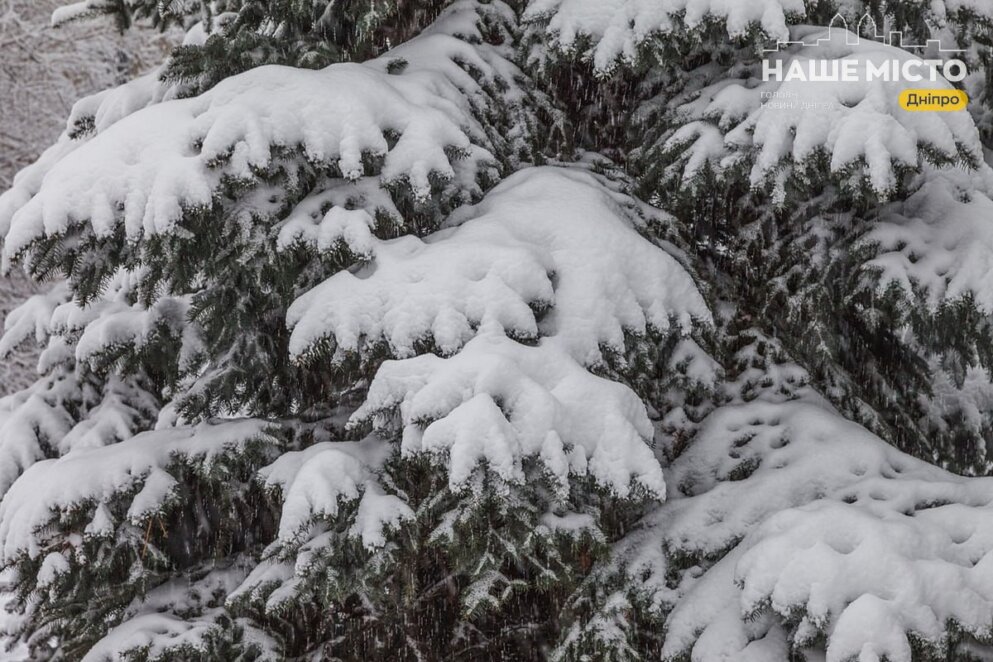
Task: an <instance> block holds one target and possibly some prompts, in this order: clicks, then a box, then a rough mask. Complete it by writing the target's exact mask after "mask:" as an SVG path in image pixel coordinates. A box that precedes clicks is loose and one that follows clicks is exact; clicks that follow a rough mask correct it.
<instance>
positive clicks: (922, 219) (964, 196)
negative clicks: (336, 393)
mask: <svg viewBox="0 0 993 662" xmlns="http://www.w3.org/2000/svg"><path fill="white" fill-rule="evenodd" d="M990 192H993V170H990V169H989V168H988V167H986V166H985V165H984V166H982V167H981V168H980V169H979V171H977V172H972V173H970V172H965V171H963V170H961V169H944V170H940V171H935V170H933V169H931V168H925V169H924V170H923V171H922V174H921V176H920V186H919V188H918V189H917V190H916V191H915V192H914V193H913V194H912V195H911V196H910V197H909V198H908V199H907V200H905V201H903V202H900V203H894V204H893V205H891V206H889V207H888V208H886V209H884V210H883V212H882V213H881V214H880V217H879V219H877V220H876V221H875V222H874V223H873V224H872V227H871V229H870V230H869V231H868V232H867V233H866V234H865V235H863V237H862V238H861V240H860V241H861V242H864V243H869V244H875V245H876V246H877V255H876V257H874V258H873V259H872V260H870V261H869V262H867V263H866V265H865V266H866V268H867V269H869V270H872V271H878V273H879V278H878V281H877V286H878V287H879V288H880V289H884V288H886V287H887V286H889V285H890V284H896V285H898V286H900V287H901V288H902V289H903V291H904V292H907V293H917V292H921V293H922V294H923V297H924V302H923V303H924V305H927V306H928V307H929V308H931V309H932V310H934V309H936V308H937V307H939V306H940V305H941V304H942V303H944V302H948V301H954V300H956V299H959V298H960V297H963V296H967V295H968V296H970V297H971V298H972V299H973V300H974V301H975V303H976V305H978V306H979V308H980V309H981V310H983V311H984V312H986V313H991V312H993V201H991V200H990V198H989V197H988V196H989V194H990Z"/></svg>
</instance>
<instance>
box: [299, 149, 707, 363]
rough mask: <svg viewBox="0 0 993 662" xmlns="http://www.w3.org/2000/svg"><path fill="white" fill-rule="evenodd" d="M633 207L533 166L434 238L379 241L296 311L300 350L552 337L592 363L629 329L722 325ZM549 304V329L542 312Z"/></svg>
mask: <svg viewBox="0 0 993 662" xmlns="http://www.w3.org/2000/svg"><path fill="white" fill-rule="evenodd" d="M633 210H634V201H633V200H632V199H630V198H628V197H627V196H624V195H622V194H620V193H616V192H614V191H612V190H610V189H609V188H607V187H606V186H604V185H603V183H601V182H600V181H599V180H598V179H597V178H596V177H595V176H594V175H592V174H589V173H587V172H584V171H581V170H578V169H575V168H557V167H543V168H532V169H527V170H523V171H521V172H518V173H516V174H515V175H513V176H512V177H510V178H508V179H507V180H506V181H504V182H503V183H501V184H500V185H499V186H497V187H496V188H495V189H494V190H493V191H491V192H490V193H489V194H488V195H487V196H486V198H485V199H484V200H483V202H482V203H481V204H479V205H476V206H475V207H470V208H466V209H462V210H459V211H458V212H457V213H456V215H455V217H454V218H453V219H452V220H451V221H450V224H452V225H456V226H457V227H454V228H451V229H448V230H443V231H441V232H438V233H436V234H434V235H432V236H430V237H428V238H426V239H424V240H421V239H417V238H415V237H403V238H401V239H396V240H393V241H387V242H380V243H379V244H378V246H375V247H374V249H373V250H374V254H375V257H374V258H373V259H372V260H371V261H370V262H369V263H368V264H367V265H365V266H362V267H360V268H358V269H357V270H355V271H354V272H353V271H343V272H339V273H337V274H335V275H334V276H332V277H331V278H329V279H328V280H327V281H325V282H324V283H322V284H321V285H319V286H318V287H316V288H314V289H313V290H311V291H310V292H307V293H306V294H304V295H303V296H302V297H300V298H299V299H297V300H296V301H295V302H294V303H293V305H291V306H290V309H289V311H288V313H287V323H288V324H289V326H290V328H292V329H293V334H292V337H291V340H290V351H291V353H292V354H293V355H294V356H300V355H302V354H304V353H305V352H307V351H308V350H309V349H310V348H311V347H312V346H313V345H314V344H315V343H317V342H319V341H321V340H322V339H325V338H332V339H333V340H334V341H335V343H336V346H337V347H336V349H337V351H338V353H339V356H341V355H343V354H344V353H346V352H355V351H357V350H361V349H362V348H363V345H364V344H365V343H369V342H376V341H379V340H385V341H386V343H387V344H388V345H389V346H390V349H391V350H392V352H393V353H394V354H395V355H397V356H401V357H403V356H410V355H412V354H413V353H414V344H415V343H416V342H417V341H419V340H430V341H433V343H434V344H435V345H436V346H437V347H438V348H439V349H440V350H441V351H442V352H443V353H445V354H451V353H453V352H456V351H457V350H458V349H459V348H460V347H461V346H462V345H463V344H464V343H465V342H466V340H468V339H469V338H470V337H472V335H473V334H474V333H475V330H476V329H478V328H481V327H482V328H487V329H498V330H501V331H503V332H506V333H509V334H511V335H514V336H517V337H524V338H535V337H538V336H554V337H555V339H556V342H557V343H559V344H560V345H561V346H562V347H564V348H565V349H567V350H568V351H569V353H570V354H572V356H573V357H575V358H576V359H577V360H579V361H580V362H581V363H583V364H586V365H590V364H595V363H598V362H600V361H601V360H602V358H603V357H602V354H601V350H600V348H601V346H606V347H609V348H611V349H612V350H615V351H618V352H622V351H623V347H624V332H625V331H628V332H632V333H636V334H643V333H646V332H647V331H649V330H650V329H655V330H658V331H665V330H667V329H669V327H670V323H671V321H672V320H675V321H676V324H677V325H678V326H679V328H680V329H681V330H683V331H686V330H688V329H689V328H690V326H691V324H692V323H693V322H694V320H696V321H700V322H703V323H708V322H709V321H710V320H711V316H710V312H709V310H708V308H707V305H706V303H705V301H704V299H703V296H702V295H701V294H700V292H699V290H698V289H697V287H696V284H695V283H694V281H693V278H692V277H691V276H690V274H689V273H688V272H687V271H686V270H685V269H684V268H683V267H682V266H681V265H680V263H679V262H678V261H677V260H676V259H675V258H674V257H672V256H671V255H669V254H668V253H666V252H665V251H664V250H663V249H661V248H659V247H658V246H656V245H654V244H652V243H651V242H649V241H648V240H646V239H645V238H643V237H642V236H641V235H639V234H638V232H637V230H636V229H635V223H636V221H637V217H636V215H635V214H634V211H633ZM547 307H550V310H549V312H548V313H547V315H545V316H544V317H543V318H542V319H541V320H540V321H539V319H538V316H536V314H535V309H544V308H547Z"/></svg>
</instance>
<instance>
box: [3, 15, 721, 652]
mask: <svg viewBox="0 0 993 662" xmlns="http://www.w3.org/2000/svg"><path fill="white" fill-rule="evenodd" d="M516 20H517V19H516V15H515V13H514V12H513V10H512V9H511V8H509V7H507V6H505V5H502V4H500V3H487V4H477V3H475V2H462V3H456V4H455V5H453V6H452V7H450V8H448V9H447V10H446V12H445V13H443V14H442V15H441V16H439V17H438V18H437V19H436V20H434V21H433V22H432V23H431V24H430V26H429V27H427V28H426V29H424V30H423V31H422V32H421V34H420V35H419V36H417V37H415V38H413V39H411V40H410V41H408V42H407V43H404V44H402V45H399V46H397V47H395V48H393V49H391V50H389V51H388V52H387V53H386V54H385V55H383V56H382V57H380V58H378V59H375V60H371V61H367V62H364V63H362V64H351V63H342V64H336V65H333V66H330V67H328V68H325V69H321V70H317V71H308V70H304V69H292V68H288V67H278V66H264V67H259V68H253V69H251V70H250V71H247V72H245V73H243V74H240V75H237V76H233V77H230V78H227V79H225V80H223V81H221V82H220V83H218V84H217V85H214V86H212V87H210V89H209V90H207V91H204V92H203V93H201V94H199V95H197V96H194V97H192V98H188V99H173V100H167V99H169V98H170V97H172V96H177V95H178V96H185V95H186V93H187V92H188V89H187V88H182V89H179V90H178V91H177V90H176V89H175V88H171V87H170V84H169V82H168V80H166V81H165V82H162V81H155V80H154V79H145V80H142V81H136V82H135V83H134V84H130V85H126V86H124V87H122V88H120V89H118V90H114V91H111V92H108V93H106V94H103V95H98V96H97V97H94V98H93V99H87V100H83V101H82V102H80V103H79V104H78V105H77V107H76V108H75V109H74V111H73V113H72V116H71V117H70V122H69V130H68V132H67V134H66V136H64V137H63V139H62V140H61V141H60V142H59V144H57V145H56V146H55V147H53V148H52V149H51V150H50V151H49V152H48V153H46V154H45V155H44V156H43V157H42V159H41V160H40V161H39V162H38V163H37V164H36V165H35V166H32V167H31V168H29V169H28V170H26V171H25V172H23V173H22V174H21V175H20V176H19V178H18V179H17V181H16V182H15V186H14V188H13V189H12V190H11V191H10V192H8V193H7V194H6V195H5V196H4V198H3V202H2V204H3V210H4V211H3V221H2V222H3V224H4V226H5V228H4V229H5V231H6V232H5V234H6V238H5V242H4V250H5V256H6V259H7V260H11V261H14V262H17V263H20V264H22V265H24V267H25V268H26V269H27V270H28V271H29V272H30V273H32V274H33V275H35V276H36V277H38V278H45V277H47V276H48V275H51V274H62V275H64V276H65V277H66V278H67V285H64V286H63V285H60V286H58V287H56V288H54V289H53V290H52V291H51V292H49V293H47V294H45V295H41V296H38V297H36V298H34V299H32V300H31V301H29V302H28V304H26V305H25V306H23V307H22V308H21V309H19V310H18V311H16V312H15V313H14V314H12V315H11V316H10V318H9V319H8V320H7V324H6V326H7V334H6V336H5V339H4V346H5V348H7V347H13V346H15V345H16V344H17V343H18V342H20V341H22V340H25V339H27V338H29V337H33V338H35V339H37V340H39V341H42V342H45V343H47V348H46V350H45V352H44V354H43V357H42V365H41V369H42V372H43V376H42V378H41V380H40V381H39V382H38V384H37V385H35V386H34V387H32V388H31V389H29V390H27V391H24V392H22V393H20V394H18V395H16V396H13V397H12V398H9V399H8V400H6V401H4V414H3V416H4V419H3V421H4V428H3V429H4V434H3V438H2V453H3V466H4V470H5V473H4V477H5V484H4V485H3V489H4V491H5V493H6V494H5V499H4V505H3V506H2V509H3V513H2V514H0V520H2V523H0V529H3V531H4V533H3V534H0V535H2V536H3V539H4V542H5V547H4V549H5V551H4V558H5V560H6V561H7V562H8V563H9V564H11V565H12V566H13V567H14V568H15V570H16V579H15V581H14V584H15V588H16V590H17V592H18V596H19V603H20V607H21V609H23V610H24V612H25V615H26V618H25V620H24V621H23V623H24V625H23V631H22V632H20V633H19V635H20V637H21V638H23V639H25V640H26V641H28V643H29V644H30V645H31V647H32V649H33V650H34V653H35V655H36V656H38V657H46V656H52V657H69V658H82V657H88V659H103V658H107V657H109V658H115V657H117V656H119V655H124V654H127V655H131V656H135V657H138V658H141V659H166V658H168V659H175V658H176V657H190V658H200V657H202V656H207V658H208V659H234V658H236V657H239V656H242V657H246V658H253V657H265V658H271V659H283V658H285V657H296V656H301V655H318V656H344V657H349V656H358V655H360V654H362V655H367V656H368V655H372V656H374V657H383V658H385V659H396V658H398V657H409V658H421V659H424V658H428V659H432V658H441V657H447V656H450V655H456V656H463V657H466V656H470V657H472V656H483V657H486V656H491V657H496V656H500V655H510V656H518V657H529V656H533V655H535V654H537V653H538V652H540V651H541V650H543V649H545V648H547V647H551V646H554V645H555V642H556V641H557V639H558V637H559V633H560V632H561V631H562V629H563V627H564V625H565V624H568V623H570V622H578V621H580V620H582V619H584V618H586V617H587V614H586V611H587V609H586V607H585V603H583V602H582V601H577V600H571V599H570V598H571V596H574V594H575V593H576V591H577V589H578V588H579V586H580V584H581V583H582V578H583V576H584V575H585V574H587V573H588V572H589V571H590V568H591V567H592V566H593V565H594V564H596V563H597V562H598V561H599V560H600V559H601V558H603V557H604V555H605V554H606V552H607V546H608V544H609V543H610V542H612V541H613V540H616V539H617V538H618V537H620V536H621V535H623V533H624V532H625V530H627V529H628V528H630V526H631V525H632V524H633V522H634V521H635V520H636V519H637V518H638V516H639V515H640V513H641V512H642V509H643V508H644V507H645V506H646V505H647V504H649V503H652V502H654V501H656V500H658V499H660V498H661V497H662V496H663V495H664V492H665V484H664V480H663V478H662V471H661V467H660V465H659V463H658V460H657V458H656V457H655V456H654V454H653V452H652V450H651V446H652V440H653V437H654V429H653V426H652V423H651V420H650V418H649V417H648V414H647V411H646V409H645V407H644V405H643V404H642V403H641V402H640V400H639V399H638V397H637V396H636V395H635V393H634V392H633V391H632V390H630V389H629V388H627V387H625V386H623V385H621V384H618V383H615V382H613V381H611V380H608V379H605V378H604V377H601V376H596V375H595V374H593V373H592V372H590V370H589V367H593V366H597V365H601V364H604V365H606V363H608V362H610V361H612V362H613V363H614V364H616V365H617V366H618V367H619V369H620V368H621V367H623V363H624V361H623V359H622V357H623V355H624V353H625V333H634V334H637V335H640V336H646V337H647V335H651V336H655V337H658V338H660V339H662V338H666V337H668V336H670V335H672V334H676V335H677V336H678V335H679V334H682V333H687V332H689V331H690V329H691V328H692V326H693V324H694V323H695V322H697V321H699V322H706V320H707V319H708V318H709V312H708V310H707V307H706V305H705V304H704V302H703V298H702V296H701V295H700V294H699V293H698V292H697V290H696V286H695V285H694V283H693V280H692V278H691V276H690V274H689V273H688V272H687V270H686V269H685V267H684V266H683V265H681V264H680V260H679V259H677V257H678V251H677V250H676V249H675V248H674V247H670V248H668V250H667V249H666V248H665V247H660V246H658V245H656V244H655V243H653V242H652V241H650V240H649V239H647V238H645V236H643V235H642V232H643V231H647V228H648V227H649V226H653V225H664V224H665V223H666V222H667V220H666V219H665V218H664V217H662V216H660V215H659V214H657V213H655V212H653V211H652V210H650V209H649V208H648V207H647V206H645V205H643V204H641V203H638V202H636V201H635V200H633V199H631V198H630V197H629V196H627V195H626V194H625V193H624V192H623V190H622V189H623V184H622V183H621V182H619V181H618V180H617V178H616V176H615V177H614V178H611V177H608V176H607V175H605V174H597V173H596V172H593V171H592V170H591V167H590V166H583V165H577V166H572V167H546V168H545V169H538V170H525V171H524V172H520V173H517V174H516V175H514V176H513V177H510V178H509V179H507V181H505V182H503V183H502V184H500V185H499V186H497V187H496V188H494V184H496V182H497V181H498V180H499V179H501V178H503V177H504V176H505V175H509V174H510V173H512V172H513V171H515V170H517V169H519V168H520V167H521V166H522V165H523V164H524V163H525V162H529V163H534V162H537V161H538V160H539V153H540V148H541V145H542V140H541V137H540V136H541V134H542V132H544V131H545V128H543V127H544V126H545V125H543V124H542V122H548V121H551V120H553V118H554V117H555V116H556V112H555V111H554V109H551V108H546V104H545V102H544V101H543V100H542V97H541V96H540V95H538V94H537V93H536V92H534V91H532V90H530V89H529V87H530V86H529V83H528V82H527V79H526V76H525V75H524V74H523V72H521V71H520V70H519V69H518V68H517V67H516V66H515V65H514V64H513V63H512V61H511V59H510V58H511V57H512V56H513V55H514V52H513V44H514V39H515V34H516V31H517V29H518V28H517V25H516ZM201 32H202V31H201ZM227 35H228V33H227V32H224V33H223V36H224V37H226V36H227ZM191 40H202V37H197V36H195V34H194V36H193V37H191ZM208 41H209V40H208ZM490 189H492V190H491V191H490V192H489V193H488V194H487V195H486V197H485V198H484V197H483V194H484V192H486V191H488V190H490ZM480 200H481V202H480V203H479V204H477V205H474V206H472V207H467V208H465V209H463V210H461V211H456V210H457V209H458V208H459V207H460V206H464V205H466V204H467V203H474V202H479V201H480ZM453 212H454V213H453ZM442 225H444V226H445V227H444V229H442ZM656 233H657V234H659V235H661V234H663V233H664V230H663V229H661V228H660V229H658V230H657V231H656ZM605 243H606V245H610V246H612V247H613V249H612V250H611V251H608V252H606V253H604V252H603V251H602V250H601V249H602V247H603V246H604V245H605ZM674 255H675V256H676V257H674ZM439 267H440V270H439ZM646 274H648V277H646ZM322 281H323V282H322ZM291 304H292V305H291ZM646 334H647V335H646ZM425 352H428V354H424V353H425ZM605 352H607V353H609V354H611V355H612V356H616V357H617V358H611V359H608V358H607V357H605V355H604V353H605ZM390 357H393V358H394V359H395V360H394V361H388V362H386V363H383V361H384V359H387V358H390ZM79 462H82V464H79ZM8 488H9V489H8ZM42 492H43V493H42Z"/></svg>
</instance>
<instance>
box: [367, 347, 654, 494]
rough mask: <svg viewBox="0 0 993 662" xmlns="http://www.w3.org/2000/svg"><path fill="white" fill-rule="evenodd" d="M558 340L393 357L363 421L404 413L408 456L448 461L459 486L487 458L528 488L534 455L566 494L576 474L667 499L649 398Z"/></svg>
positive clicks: (375, 384)
mask: <svg viewBox="0 0 993 662" xmlns="http://www.w3.org/2000/svg"><path fill="white" fill-rule="evenodd" d="M554 340H555V339H554V338H551V339H546V340H544V341H542V342H541V343H540V344H539V345H538V346H536V347H529V346H527V345H522V344H520V343H518V342H515V341H513V340H511V339H509V338H507V337H505V336H503V335H498V334H483V335H480V336H477V337H476V338H474V339H473V340H471V341H469V343H468V344H467V345H466V346H465V347H464V348H463V349H462V351H461V352H459V353H458V354H456V355H455V356H453V357H451V358H448V359H445V358H441V357H438V356H435V355H433V354H426V355H423V356H419V357H416V358H412V359H406V360H402V361H387V362H386V363H384V364H383V366H382V367H381V368H380V370H379V372H378V373H377V374H376V377H375V379H374V380H373V382H372V385H371V386H370V388H369V397H368V399H367V401H366V403H365V404H364V405H363V406H362V407H361V408H360V409H359V410H358V411H357V412H356V413H355V416H354V417H353V422H361V421H364V420H369V419H375V420H376V421H377V422H378V423H379V424H380V425H387V426H388V425H389V422H390V421H391V419H392V415H391V414H392V412H393V411H395V410H399V412H400V419H401V424H402V426H403V443H402V450H403V452H404V453H406V454H413V453H420V452H426V453H437V454H441V455H443V456H444V457H446V458H447V462H448V472H449V484H450V486H451V487H452V489H455V490H458V489H461V488H462V487H463V486H464V485H465V484H466V482H467V481H468V480H469V478H470V476H471V475H472V473H473V471H474V470H475V469H476V467H477V465H478V464H479V463H481V462H482V463H485V464H486V466H487V467H488V468H489V469H490V470H492V471H493V472H494V473H495V474H496V475H497V476H499V477H500V478H501V479H503V480H505V481H508V482H520V481H522V480H524V472H523V469H522V461H523V460H524V459H525V458H528V457H531V458H540V460H541V463H542V465H543V466H544V468H545V470H546V471H547V472H548V474H550V475H551V476H552V477H553V479H554V480H555V481H556V482H557V483H558V484H559V486H560V487H561V488H562V490H563V491H565V490H566V489H567V487H568V484H569V477H570V475H585V474H589V475H592V476H593V478H594V479H595V480H596V481H597V482H598V483H599V484H600V485H602V486H604V487H606V488H608V489H610V490H612V491H614V492H615V493H617V494H618V495H620V496H627V495H628V494H629V493H630V490H631V487H632V486H634V485H640V486H641V487H642V488H644V489H645V491H646V492H647V493H648V494H650V495H653V496H655V497H656V498H660V499H661V498H663V497H664V496H665V481H664V479H663V477H662V469H661V467H660V466H659V463H658V460H656V458H655V455H654V453H653V451H652V449H651V446H650V444H651V442H652V437H653V434H654V430H653V428H652V424H651V421H650V420H649V419H648V414H647V412H646V411H645V406H644V405H643V404H642V402H641V400H640V399H639V398H638V396H637V395H636V394H635V393H634V392H633V391H632V390H631V389H629V388H628V387H626V386H624V385H622V384H618V383H616V382H611V381H609V380H606V379H602V378H600V377H596V376H594V375H592V374H590V373H589V372H587V370H586V369H585V368H583V366H582V365H580V364H579V363H577V362H576V361H575V359H573V358H572V357H571V356H569V354H567V353H566V352H565V351H563V349H562V348H561V347H560V346H559V345H558V344H557V343H556V342H554Z"/></svg>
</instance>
